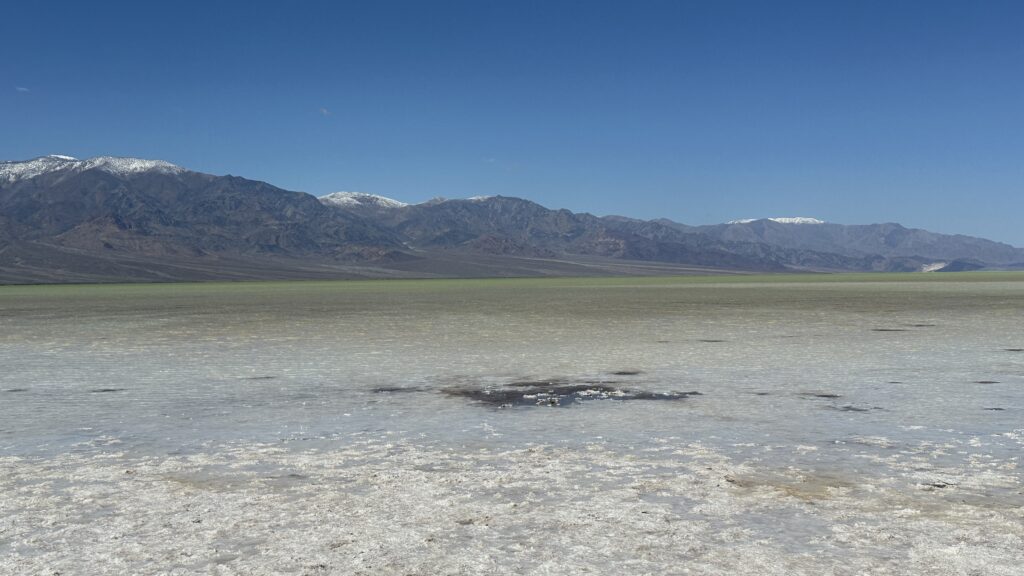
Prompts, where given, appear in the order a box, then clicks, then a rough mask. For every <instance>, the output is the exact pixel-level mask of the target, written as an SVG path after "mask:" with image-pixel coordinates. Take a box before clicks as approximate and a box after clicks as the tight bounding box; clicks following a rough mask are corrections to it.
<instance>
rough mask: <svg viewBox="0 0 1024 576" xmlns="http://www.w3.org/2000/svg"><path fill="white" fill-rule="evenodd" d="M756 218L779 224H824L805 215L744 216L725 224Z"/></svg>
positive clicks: (754, 220) (742, 222)
mask: <svg viewBox="0 0 1024 576" xmlns="http://www.w3.org/2000/svg"><path fill="white" fill-rule="evenodd" d="M758 220H771V221H772V222H778V223H779V224H825V221H824V220H818V219H817V218H808V217H806V216H784V217H779V218H744V219H742V220H730V221H729V222H727V224H750V223H751V222H757V221H758Z"/></svg>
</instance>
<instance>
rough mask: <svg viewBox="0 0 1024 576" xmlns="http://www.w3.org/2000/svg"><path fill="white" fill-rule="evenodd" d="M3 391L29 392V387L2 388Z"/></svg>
mask: <svg viewBox="0 0 1024 576" xmlns="http://www.w3.org/2000/svg"><path fill="white" fill-rule="evenodd" d="M2 392H12V393H13V392H28V388H7V389H5V390H2Z"/></svg>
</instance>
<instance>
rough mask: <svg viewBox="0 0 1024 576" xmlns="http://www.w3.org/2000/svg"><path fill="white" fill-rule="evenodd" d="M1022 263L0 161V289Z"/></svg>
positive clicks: (887, 244) (500, 201) (849, 239)
mask: <svg viewBox="0 0 1024 576" xmlns="http://www.w3.org/2000/svg"><path fill="white" fill-rule="evenodd" d="M1022 262H1024V251H1022V250H1020V249H1017V248H1013V247H1012V246H1008V245H1006V244H999V243H996V242H991V241H988V240H982V239H979V238H971V237H967V236H948V235H942V234H934V233H931V232H926V231H924V230H908V229H906V228H903V227H902V226H899V225H898V224H878V225H867V226H841V225H838V224H828V223H823V222H821V221H819V220H815V219H811V218H775V219H762V220H741V221H735V222H732V223H728V224H719V225H714V226H687V225H684V224H679V223H676V222H672V221H670V220H655V221H644V220H637V219H633V218H627V217H621V216H607V217H596V216H593V215H590V214H586V213H574V212H570V211H569V210H553V209H549V208H545V207H544V206H541V205H539V204H537V203H535V202H531V201H529V200H524V199H520V198H510V197H503V196H480V197H475V198H470V199H464V200H445V199H441V198H438V199H434V200H431V201H428V202H424V203H421V204H405V203H403V202H398V201H395V200H391V199H389V198H385V197H382V196H376V195H373V194H366V193H360V192H338V193H335V194H329V195H327V196H325V197H323V198H320V199H319V200H318V199H317V198H314V197H313V196H310V195H308V194H304V193H300V192H289V191H286V190H282V189H280V188H276V187H274V186H271V185H269V184H266V183H263V182H257V181H253V180H246V179H244V178H239V177H234V176H213V175H209V174H202V173H198V172H193V171H190V170H187V169H184V168H181V167H179V166H175V165H173V164H170V163H167V162H162V161H157V160H141V159H133V158H114V157H100V158H92V159H88V160H77V159H74V158H71V157H68V156H45V157H42V158H36V159H34V160H29V161H25V162H0V282H8V283H9V282H68V281H77V282H81V281H139V280H185V279H195V280H201V279H233V278H237V279H251V278H333V277H380V276H406V277H409V276H415V277H422V276H509V275H593V274H652V273H685V272H693V271H704V272H708V271H719V272H721V271H775V272H784V271H787V270H817V271H839V270H858V271H860V270H901V271H910V270H923V269H927V270H939V269H945V270H964V269H975V268H984V267H1014V266H1015V265H1018V266H1024V265H1021V264H1018V263H1022Z"/></svg>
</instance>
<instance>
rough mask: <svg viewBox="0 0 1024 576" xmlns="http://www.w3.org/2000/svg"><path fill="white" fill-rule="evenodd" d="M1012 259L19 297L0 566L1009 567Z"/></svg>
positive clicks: (40, 569) (6, 347) (7, 402)
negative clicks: (822, 271) (983, 267)
mask: <svg viewBox="0 0 1024 576" xmlns="http://www.w3.org/2000/svg"><path fill="white" fill-rule="evenodd" d="M1022 325H1024V276H1021V275H1019V274H974V275H963V276H961V275H945V276H932V275H905V276H890V275H860V276H832V277H810V278H808V277H795V276H778V277H743V278H728V279H725V278H656V279H655V278H651V279H646V278H608V279H586V280H575V279H557V280H481V281H389V282H282V283H241V284H190V285H150V286H65V287H7V288H0V326H2V328H3V329H2V331H0V365H2V366H3V367H4V370H3V372H2V373H0V494H2V495H0V572H2V573H12V574H13V573H17V574H52V573H55V572H60V573H64V574H70V573H91V574H103V573H109V574H120V573H136V574H164V573H179V574H188V573H197V572H198V573H215V574H254V573H256V574H259V573H265V574H271V573H296V574H319V573H325V574H329V573H338V574H349V573H365V574H380V573H385V574H387V573H396V574H438V573H466V574H477V573H508V574H513V573H530V574H576V573H581V572H585V571H589V572H592V573H608V574H612V573H614V574H622V573H627V574H632V573H635V574H643V573H678V574H687V573H690V574H822V573H831V574H864V573H872V574H906V573H927V574H973V573H980V574H1016V573H1018V571H1019V565H1018V564H1019V554H1020V553H1019V551H1020V550H1021V549H1022V548H1024V512H1022V506H1024V482H1022V473H1021V468H1020V461H1019V458H1020V454H1021V448H1022V445H1024V427H1022V422H1024V419H1022V414H1024V352H1022V351H1021V349H1024V329H1021V328H1020V327H1021V326H1022Z"/></svg>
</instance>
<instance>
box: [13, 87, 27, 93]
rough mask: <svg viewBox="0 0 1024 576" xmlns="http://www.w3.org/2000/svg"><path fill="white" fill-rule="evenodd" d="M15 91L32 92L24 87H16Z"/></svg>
mask: <svg viewBox="0 0 1024 576" xmlns="http://www.w3.org/2000/svg"><path fill="white" fill-rule="evenodd" d="M14 89H15V90H16V91H18V92H31V90H29V89H28V88H25V87H24V86H15V87H14Z"/></svg>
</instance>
